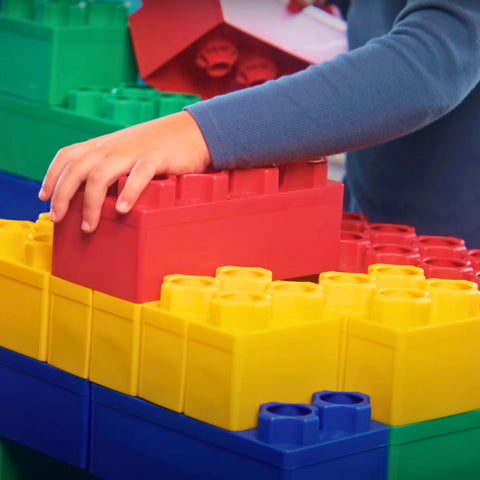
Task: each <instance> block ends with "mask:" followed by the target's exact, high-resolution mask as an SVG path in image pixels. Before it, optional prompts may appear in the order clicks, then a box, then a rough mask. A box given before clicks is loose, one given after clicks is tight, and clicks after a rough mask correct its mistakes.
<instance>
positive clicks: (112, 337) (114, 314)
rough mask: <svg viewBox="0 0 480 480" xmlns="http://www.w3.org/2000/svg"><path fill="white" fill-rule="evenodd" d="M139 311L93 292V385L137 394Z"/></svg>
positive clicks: (138, 304) (129, 305)
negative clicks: (96, 384) (97, 384)
mask: <svg viewBox="0 0 480 480" xmlns="http://www.w3.org/2000/svg"><path fill="white" fill-rule="evenodd" d="M141 310H142V304H140V303H132V302H129V301H127V300H123V299H120V298H117V297H112V296H110V295H106V294H104V293H102V292H98V291H94V292H93V317H92V347H91V348H92V350H91V357H90V375H89V377H90V380H91V381H92V382H95V383H99V384H100V385H103V386H105V387H107V388H111V389H112V390H116V391H118V392H121V393H125V394H127V395H137V393H138V363H139V355H140V352H139V350H140V319H141Z"/></svg>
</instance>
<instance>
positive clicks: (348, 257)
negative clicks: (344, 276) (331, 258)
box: [338, 230, 370, 273]
mask: <svg viewBox="0 0 480 480" xmlns="http://www.w3.org/2000/svg"><path fill="white" fill-rule="evenodd" d="M369 246H370V240H369V238H368V237H367V236H365V235H363V234H362V233H360V232H355V231H349V230H342V232H341V236H340V256H339V260H338V270H339V271H340V272H352V273H364V271H365V252H366V250H367V248H368V247H369Z"/></svg>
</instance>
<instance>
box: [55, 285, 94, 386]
mask: <svg viewBox="0 0 480 480" xmlns="http://www.w3.org/2000/svg"><path fill="white" fill-rule="evenodd" d="M92 303H93V290H91V289H90V288H87V287H83V286H81V285H77V284H75V283H71V282H68V281H66V280H63V279H61V278H58V277H53V276H52V277H51V282H50V328H49V340H48V355H47V362H48V363H49V364H51V365H53V366H55V367H57V368H60V369H62V370H65V371H67V372H69V373H72V374H73V375H77V376H79V377H82V378H88V375H89V369H90V347H91V338H92Z"/></svg>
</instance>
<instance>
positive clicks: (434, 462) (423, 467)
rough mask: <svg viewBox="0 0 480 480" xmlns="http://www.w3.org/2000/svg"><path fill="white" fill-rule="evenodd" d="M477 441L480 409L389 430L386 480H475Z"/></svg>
mask: <svg viewBox="0 0 480 480" xmlns="http://www.w3.org/2000/svg"><path fill="white" fill-rule="evenodd" d="M452 395H453V396H455V395H456V392H452ZM479 441H480V410H473V411H471V412H466V413H461V414H459V415H453V416H450V417H444V418H438V419H436V420H430V421H427V422H420V423H414V424H411V425H404V426H402V427H391V428H390V444H389V456H388V472H389V473H388V479H389V480H450V479H451V478H452V477H453V476H458V478H461V479H462V480H477V479H478V476H479V472H480V457H479V455H478V448H477V446H478V444H479Z"/></svg>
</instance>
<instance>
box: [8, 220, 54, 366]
mask: <svg viewBox="0 0 480 480" xmlns="http://www.w3.org/2000/svg"><path fill="white" fill-rule="evenodd" d="M44 222H46V220H45V219H42V221H41V222H39V224H38V225H36V224H35V223H33V222H27V221H17V220H3V221H1V222H0V245H1V248H0V250H1V253H0V304H1V305H2V315H1V316H0V345H1V346H2V347H6V348H9V349H12V350H15V351H17V352H19V353H22V354H24V355H28V356H30V357H33V358H36V359H38V360H46V356H47V335H48V314H49V294H50V292H49V288H50V270H51V258H52V239H53V235H52V234H51V233H49V232H48V231H47V230H46V227H45V226H43V224H44Z"/></svg>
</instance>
